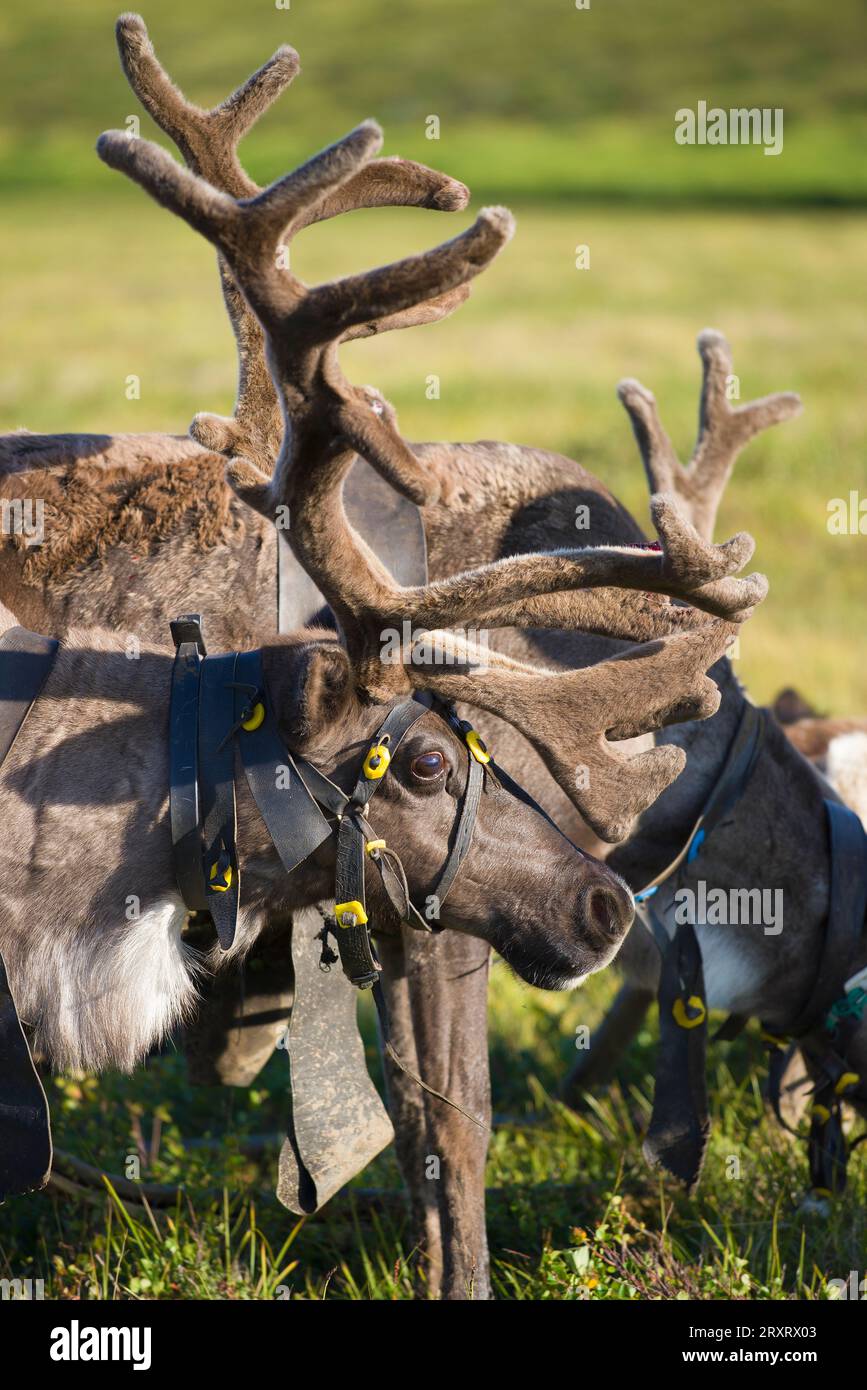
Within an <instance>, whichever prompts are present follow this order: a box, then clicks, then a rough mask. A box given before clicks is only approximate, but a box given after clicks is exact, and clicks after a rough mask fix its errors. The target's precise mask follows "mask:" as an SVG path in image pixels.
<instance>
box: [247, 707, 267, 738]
mask: <svg viewBox="0 0 867 1390" xmlns="http://www.w3.org/2000/svg"><path fill="white" fill-rule="evenodd" d="M264 722H265V706H264V705H263V704H262V701H261V700H257V701H256V703H255V705H254V706H253V708H252V709H251V711H250V717H249V718H248V719H245V720H244V721H243V722H242V724H241V728H242V729H246V730H247V733H248V734H252V733H253V731H254V730H255V729H258V728H260V727H261V725H262V724H263V723H264Z"/></svg>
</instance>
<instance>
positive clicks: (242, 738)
mask: <svg viewBox="0 0 867 1390" xmlns="http://www.w3.org/2000/svg"><path fill="white" fill-rule="evenodd" d="M171 628H172V636H173V638H174V641H175V646H176V652H175V661H174V667H173V673H172V695H171V711H170V729H171V734H170V819H171V827H172V848H173V853H174V859H175V872H176V878H177V881H178V886H179V888H180V890H181V894H182V896H183V898H184V901H185V903H186V905H187V907H188V908H190V909H191V910H197V909H202V908H205V909H207V911H209V912H210V913H211V915H212V917H213V919H214V925H215V927H216V930H217V936H218V939H219V942H220V945H221V947H222V948H223V950H228V949H229V948H230V947H231V945H232V943H233V941H234V937H235V931H236V926H237V916H238V902H239V894H240V882H241V868H240V865H239V862H238V850H237V844H236V829H237V826H236V804H235V782H234V778H235V756H236V749H237V753H238V755H239V758H240V761H241V764H242V766H243V768H244V772H245V775H246V779H247V785H248V787H249V789H250V792H251V793H252V796H253V799H254V801H255V803H256V805H257V807H258V809H259V811H260V813H261V815H262V819H263V820H264V822H265V826H266V828H267V830H268V833H269V835H270V837H271V840H272V842H273V844H274V847H275V849H276V850H277V853H278V855H279V856H280V860H281V863H282V865H283V868H284V869H285V870H286V872H287V873H291V872H292V870H293V869H295V868H297V867H298V865H299V864H301V863H303V862H304V860H306V859H308V858H309V857H310V855H311V854H313V853H314V852H315V850H317V849H318V848H319V846H320V845H321V844H323V843H324V841H326V840H327V839H328V838H329V837H330V836H331V835H332V834H335V833H336V836H337V856H336V869H335V903H336V906H335V910H334V922H335V925H336V928H337V930H336V931H335V933H334V934H335V937H336V940H337V945H338V949H339V953H340V961H341V965H342V967H343V972H344V974H345V975H346V977H347V979H348V980H350V981H351V983H352V984H353V985H355V986H356V987H357V988H359V989H368V988H370V987H371V986H373V985H375V984H376V982H377V981H378V979H379V974H380V967H379V964H378V962H377V961H376V959H375V955H374V951H373V946H372V942H371V936H370V921H369V918H368V915H367V906H366V890H365V864H366V862H367V861H368V860H369V861H370V862H371V863H372V864H373V865H374V866H375V867H376V868H377V870H378V871H379V875H380V878H381V880H382V884H383V887H384V889H385V892H386V894H387V896H388V899H389V901H390V903H391V904H392V906H393V907H394V909H395V911H396V912H397V914H398V917H399V918H400V920H401V922H406V923H408V924H409V925H411V926H414V927H417V928H421V929H422V930H425V931H433V930H436V929H437V928H436V926H435V925H434V923H433V922H432V921H431V920H429V918H428V917H426V916H423V915H422V913H421V912H420V911H419V909H418V908H417V907H416V906H415V904H414V903H413V902H412V900H411V898H410V893H409V887H408V884H407V879H406V873H405V871H404V868H403V865H402V864H401V861H400V859H399V857H398V855H397V854H396V853H395V852H394V851H393V850H391V849H389V847H388V845H387V844H386V842H385V841H384V840H381V839H377V838H376V836H375V833H374V831H373V830H372V828H371V825H370V823H369V821H368V819H367V810H368V807H369V805H370V802H371V800H372V798H373V796H374V794H375V793H376V791H377V789H378V787H380V786H381V785H382V781H383V779H384V777H385V775H386V773H387V772H388V769H389V766H390V764H391V762H392V759H393V758H394V755H395V753H396V752H397V750H398V748H399V747H400V744H401V743H402V741H403V739H404V738H405V737H406V735H407V734H408V733H409V731H410V729H412V727H413V726H414V725H415V724H416V723H417V721H418V720H419V719H421V718H422V716H423V715H425V714H427V713H428V711H429V710H430V708H431V707H432V704H433V702H432V701H425V700H422V699H408V700H404V701H402V702H401V703H400V704H397V705H395V706H394V707H393V708H392V709H390V710H389V712H388V714H387V715H386V717H385V719H384V720H383V721H382V723H381V724H380V726H379V728H378V730H377V731H376V733H375V734H374V736H373V739H372V742H371V745H370V747H369V749H368V751H367V753H366V754H365V756H364V759H363V760H362V763H361V766H360V768H359V771H358V774H357V776H356V779H355V783H354V786H353V789H352V791H351V792H350V793H348V794H347V793H346V792H344V791H343V790H342V789H341V788H340V787H339V786H337V784H336V783H335V782H333V781H332V780H331V779H330V778H329V777H327V776H326V775H325V774H324V773H323V772H322V771H321V770H320V769H319V768H317V767H315V766H314V765H313V764H312V763H311V762H309V761H308V760H307V759H306V758H302V757H295V756H293V755H292V754H291V753H290V752H289V751H288V749H287V748H286V746H285V744H284V743H283V740H282V738H281V737H280V734H279V730H278V727H277V722H276V719H275V717H274V713H273V711H272V709H271V707H270V703H269V700H268V696H267V693H266V691H265V685H264V679H263V675H262V657H261V652H260V651H253V652H236V653H233V654H231V655H229V656H218V657H209V656H207V655H206V652H205V644H204V640H203V637H202V629H201V619H200V618H199V617H198V615H195V614H193V615H189V616H187V617H184V618H180V619H178V620H176V621H175V622H173V623H172V625H171ZM436 708H437V710H438V712H439V713H441V714H442V716H443V717H444V718H445V719H446V720H447V722H448V723H449V724H450V726H451V727H452V728H453V729H454V730H455V732H457V733H458V734H459V735H460V736H461V737H462V738H463V741H464V742H465V743H466V746H467V752H468V757H467V776H466V783H465V785H464V789H463V793H462V795H461V799H460V803H459V808H458V816H457V821H456V824H455V829H454V833H453V835H452V839H451V845H450V848H449V851H448V854H447V856H446V861H445V864H444V865H443V868H442V870H441V872H440V874H439V877H438V879H437V882H436V885H435V888H434V891H433V894H432V895H431V899H432V912H433V915H434V917H438V916H439V909H440V907H441V906H442V903H443V902H444V901H445V898H446V895H447V894H448V892H449V889H450V888H451V886H452V884H453V883H454V881H455V878H456V877H457V874H458V871H459V869H460V867H461V864H462V863H463V860H464V858H465V857H466V854H467V851H468V850H469V847H470V843H471V841H472V837H473V830H474V827H475V822H476V816H477V813H478V809H479V803H480V800H481V795H482V791H483V790H484V784H485V778H486V776H488V775H490V776H495V774H493V772H490V771H489V768H492V767H493V761H492V759H491V756H490V754H489V753H488V752H487V750H486V749H485V747H484V745H483V743H482V741H481V739H480V738H479V736H478V734H477V733H476V732H475V730H474V729H473V728H472V727H471V726H470V725H469V724H468V723H466V721H464V720H461V719H459V718H458V716H457V715H456V713H455V712H454V710H453V709H451V707H449V706H446V705H440V704H438V703H437V704H436ZM501 778H504V774H502V773H501V774H500V778H496V777H495V780H497V781H498V782H499V781H500V779H501ZM505 780H508V781H510V779H505ZM512 786H513V787H514V786H515V784H512ZM517 790H518V789H517V788H516V791H517ZM523 797H524V799H526V800H529V798H528V797H527V794H526V793H523ZM323 812H328V813H330V815H331V816H332V817H333V819H332V820H331V821H329V820H328V819H327V818H326V816H325V814H324V813H323Z"/></svg>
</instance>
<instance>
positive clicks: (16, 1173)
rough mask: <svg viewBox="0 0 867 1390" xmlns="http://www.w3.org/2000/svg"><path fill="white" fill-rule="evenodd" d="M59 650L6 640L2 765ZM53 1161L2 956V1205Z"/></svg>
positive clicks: (43, 641) (1, 642) (33, 1184)
mask: <svg viewBox="0 0 867 1390" xmlns="http://www.w3.org/2000/svg"><path fill="white" fill-rule="evenodd" d="M57 647H58V644H57V642H56V641H55V640H54V639H53V638H50V637H40V636H39V635H38V634H37V633H35V632H28V631H27V629H26V628H23V627H13V628H10V629H9V630H8V631H7V632H5V633H4V634H3V636H2V637H0V763H2V762H3V760H4V759H5V758H6V756H7V754H8V753H9V751H10V750H11V748H12V746H13V744H14V743H15V740H16V738H17V737H18V734H19V732H20V730H21V728H22V726H23V724H24V721H25V719H26V718H27V715H28V714H29V713H30V710H31V708H32V706H33V703H34V701H35V700H36V698H37V696H38V695H39V693H40V691H41V690H42V688H43V686H44V685H45V682H46V680H47V679H48V676H49V674H50V672H51V668H52V666H53V665H54V658H55V656H56V654H57ZM51 1157H52V1144H51V1120H50V1116H49V1113H48V1102H47V1100H46V1098H45V1091H44V1090H43V1087H42V1082H41V1081H40V1080H39V1075H38V1073H37V1071H36V1067H35V1066H34V1064H33V1058H32V1056H31V1054H30V1047H29V1044H28V1042H27V1038H26V1036H25V1033H24V1030H23V1028H22V1027H21V1021H20V1019H19V1017H18V1010H17V1009H16V1007H15V1000H14V998H13V995H12V990H11V987H10V985H9V979H8V977H7V974H6V967H5V965H4V963H3V957H2V955H0V1202H2V1201H4V1200H5V1199H6V1197H8V1196H10V1195H12V1194H13V1193H21V1192H36V1191H38V1190H39V1189H40V1188H42V1187H44V1186H45V1184H46V1183H47V1181H48V1176H49V1173H50V1172H51Z"/></svg>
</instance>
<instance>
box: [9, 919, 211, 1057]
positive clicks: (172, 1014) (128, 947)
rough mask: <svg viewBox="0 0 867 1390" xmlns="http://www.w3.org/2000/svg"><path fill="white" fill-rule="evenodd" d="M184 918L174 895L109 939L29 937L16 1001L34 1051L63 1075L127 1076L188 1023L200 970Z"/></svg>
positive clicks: (91, 936) (85, 935) (94, 935)
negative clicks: (109, 1071) (105, 1072)
mask: <svg viewBox="0 0 867 1390" xmlns="http://www.w3.org/2000/svg"><path fill="white" fill-rule="evenodd" d="M185 917H186V908H185V907H184V904H183V902H182V901H181V898H180V896H179V894H177V893H173V894H170V895H168V896H167V897H165V898H163V899H162V900H161V901H160V902H158V903H157V904H156V905H155V906H153V907H150V908H149V909H148V910H147V911H146V912H144V913H143V914H142V915H141V917H139V918H138V919H137V920H133V921H125V922H122V923H119V924H118V927H117V929H116V931H114V932H112V933H111V934H110V935H104V934H100V933H88V932H85V931H81V932H76V933H75V934H74V935H66V934H65V935H64V936H63V937H62V938H61V939H58V938H57V937H52V936H51V935H50V934H49V933H47V932H46V933H39V932H36V933H34V936H33V942H32V948H31V950H30V951H29V952H28V960H27V969H26V971H25V972H24V973H25V979H24V980H23V981H22V982H21V983H20V984H19V986H18V988H17V989H16V998H17V1003H18V1010H19V1013H20V1015H21V1018H22V1019H24V1020H26V1021H28V1022H33V1023H34V1024H35V1025H36V1036H35V1043H36V1047H37V1050H38V1051H39V1053H40V1054H41V1055H43V1056H46V1057H50V1058H51V1061H52V1062H53V1064H54V1066H55V1067H56V1068H58V1069H62V1070H76V1071H85V1070H86V1071H91V1070H93V1071H98V1070H101V1069H103V1068H105V1067H117V1068H118V1069H120V1070H121V1071H131V1070H132V1069H133V1068H134V1067H135V1066H136V1065H137V1064H138V1063H139V1062H140V1061H141V1060H142V1059H143V1058H144V1057H145V1056H146V1055H147V1053H148V1052H149V1051H150V1050H151V1048H152V1047H154V1046H155V1044H157V1043H159V1042H161V1041H162V1039H163V1038H164V1037H165V1036H166V1035H167V1034H168V1033H169V1032H170V1031H171V1029H172V1028H174V1027H176V1026H177V1024H179V1023H181V1022H182V1021H183V1020H184V1019H185V1018H188V1017H189V1016H190V1015H191V1014H192V1013H193V1011H194V1009H195V1005H196V985H195V981H196V976H197V974H198V973H199V972H200V966H199V964H198V957H197V955H196V953H195V952H194V951H191V950H190V949H189V948H188V947H187V946H185V945H184V943H183V941H182V940H181V928H182V927H183V924H184V920H185ZM22 986H23V987H22Z"/></svg>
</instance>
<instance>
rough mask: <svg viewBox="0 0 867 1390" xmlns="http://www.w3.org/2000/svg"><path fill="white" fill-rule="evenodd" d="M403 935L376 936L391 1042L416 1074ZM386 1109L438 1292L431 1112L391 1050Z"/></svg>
mask: <svg viewBox="0 0 867 1390" xmlns="http://www.w3.org/2000/svg"><path fill="white" fill-rule="evenodd" d="M403 930H404V935H401V934H397V933H396V934H395V935H394V936H381V937H378V938H377V943H376V947H377V952H378V954H379V958H380V961H381V962H382V967H383V973H382V988H383V993H384V994H385V1000H386V1005H387V1007H388V1022H389V1030H390V1033H391V1042H392V1046H393V1047H394V1050H395V1051H396V1053H397V1055H398V1056H399V1057H400V1058H401V1060H402V1061H403V1062H404V1063H405V1064H406V1065H407V1066H408V1067H410V1068H411V1069H412V1070H413V1071H414V1072H415V1073H416V1075H417V1076H418V1075H419V1074H420V1073H419V1062H418V1056H417V1053H416V1044H415V1033H414V1031H413V1022H412V1007H411V1002H410V988H409V982H408V980H407V973H406V957H405V949H404V946H405V943H404V936H405V935H406V933H407V932H408V931H409V928H404V929H403ZM383 1065H384V1068H385V1077H386V1086H387V1090H388V1109H389V1114H390V1115H391V1122H392V1124H393V1125H394V1146H395V1149H396V1151H397V1161H398V1164H399V1165H400V1171H401V1173H402V1175H403V1180H404V1182H405V1184H406V1187H407V1192H408V1194H409V1201H410V1231H411V1233H412V1238H413V1241H414V1245H415V1248H416V1249H417V1250H418V1252H419V1254H420V1257H421V1267H422V1269H423V1271H424V1282H423V1287H424V1288H425V1290H426V1291H427V1292H428V1294H429V1295H430V1296H431V1297H433V1298H436V1297H439V1292H440V1286H441V1282H442V1237H441V1232H440V1218H439V1207H438V1205H437V1200H436V1194H435V1192H434V1190H433V1184H432V1183H430V1182H427V1181H425V1158H424V1156H425V1154H426V1153H427V1152H428V1147H429V1146H428V1143H427V1117H426V1115H425V1107H424V1091H422V1089H421V1088H420V1087H419V1086H418V1085H416V1083H415V1082H414V1081H413V1080H412V1079H411V1078H410V1077H409V1076H407V1075H406V1073H405V1072H403V1071H401V1070H400V1068H399V1067H398V1066H396V1064H395V1063H394V1062H393V1061H392V1059H391V1058H390V1057H389V1056H388V1054H384V1055H383Z"/></svg>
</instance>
